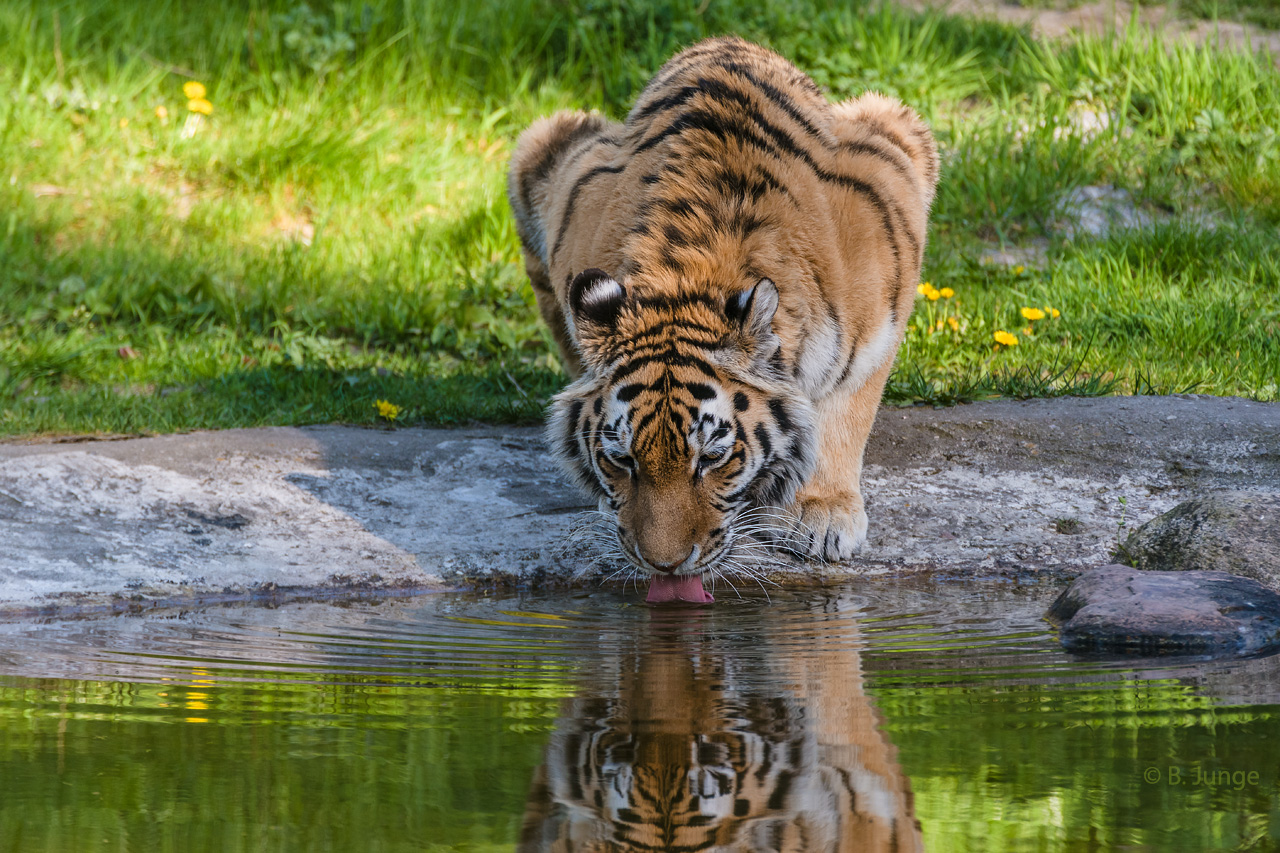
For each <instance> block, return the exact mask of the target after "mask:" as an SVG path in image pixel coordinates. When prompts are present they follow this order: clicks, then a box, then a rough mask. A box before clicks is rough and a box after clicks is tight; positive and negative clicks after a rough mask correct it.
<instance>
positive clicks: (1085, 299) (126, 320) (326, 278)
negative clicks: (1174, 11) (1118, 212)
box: [0, 0, 1280, 435]
mask: <svg viewBox="0 0 1280 853" xmlns="http://www.w3.org/2000/svg"><path fill="white" fill-rule="evenodd" d="M499 22H500V23H499ZM727 31H733V32H738V33H741V34H743V35H744V36H747V37H749V38H753V39H756V40H758V41H762V42H765V43H767V44H770V45H772V46H773V47H775V48H777V49H779V50H780V51H782V52H783V53H784V54H786V55H788V56H790V57H792V58H793V59H794V60H795V61H796V62H797V63H798V64H799V65H800V66H801V67H802V68H805V69H806V70H808V71H809V72H810V73H811V74H812V75H813V76H814V78H815V79H816V80H817V81H818V82H819V83H820V84H822V85H823V86H825V87H826V88H827V89H828V90H829V91H830V93H831V95H832V96H833V97H845V96H848V95H852V94H857V93H859V92H861V91H863V90H864V89H865V88H868V87H872V88H876V89H880V90H882V91H888V92H890V93H893V94H896V95H898V96H900V97H902V98H904V99H905V100H907V101H908V102H910V103H912V104H913V105H915V106H916V107H917V108H919V109H920V110H921V111H922V112H923V113H924V114H925V115H926V116H927V118H928V119H929V120H930V122H931V123H932V124H933V126H934V128H935V131H936V133H937V135H938V138H939V141H940V144H941V148H942V152H943V157H944V163H945V170H944V177H943V183H942V185H941V187H940V190H939V195H938V202H937V204H936V206H935V215H934V220H933V221H934V224H933V231H932V236H931V242H930V246H929V251H928V256H927V258H926V272H925V278H926V279H928V280H930V281H931V282H932V283H933V284H934V285H935V286H936V287H939V288H941V287H944V286H946V287H950V288H952V289H953V290H954V291H955V295H954V296H952V297H951V298H950V299H939V300H938V301H936V302H930V301H929V300H928V299H926V298H925V297H921V299H920V302H919V306H920V308H919V313H918V315H917V317H916V319H915V320H914V321H913V326H912V330H911V332H910V334H909V336H908V341H907V345H906V347H905V349H904V352H903V355H902V357H901V359H900V362H899V369H898V371H897V373H896V374H895V376H894V378H893V380H892V381H891V383H890V387H889V391H888V399H889V401H890V402H893V403H899V404H905V403H913V402H928V403H935V404H946V403H954V402H960V401H965V400H971V399H981V398H985V397H990V396H997V395H1004V396H1015V397H1021V396H1044V395H1056V394H1063V393H1076V394H1100V393H1135V392H1136V393H1150V392H1157V391H1158V392H1168V391H1183V390H1190V389H1194V390H1195V391H1198V392H1202V393H1211V394H1241V395H1245V396H1250V397H1254V398H1257V399H1267V400H1270V399H1276V398H1277V389H1276V377H1277V376H1280V312H1278V310H1277V308H1276V307H1275V306H1276V304H1277V303H1276V300H1275V298H1274V295H1275V293H1276V292H1277V287H1278V286H1280V261H1277V257H1280V252H1278V251H1277V248H1280V247H1278V246H1277V242H1278V241H1277V238H1276V234H1277V232H1276V226H1277V224H1278V223H1280V192H1278V191H1277V188H1278V187H1280V137H1278V136H1277V130H1278V129H1280V73H1277V71H1276V69H1275V67H1274V66H1273V65H1272V64H1271V63H1270V62H1269V61H1268V60H1266V59H1260V58H1257V57H1253V56H1249V55H1245V54H1239V53H1228V52H1222V51H1218V50H1216V49H1213V48H1193V47H1187V46H1176V47H1164V46H1161V45H1156V44H1151V43H1149V42H1148V41H1146V40H1145V39H1144V38H1143V37H1142V36H1141V35H1140V34H1138V33H1136V32H1134V33H1128V34H1122V35H1121V36H1118V37H1116V38H1112V39H1085V40H1081V41H1078V42H1076V43H1073V44H1065V45H1064V44H1052V45H1051V44H1042V43H1039V42H1036V41H1034V40H1032V39H1031V38H1030V37H1029V36H1028V35H1027V34H1026V33H1025V32H1024V31H1020V30H1018V29H1014V28H1010V27H1005V26H1002V25H998V24H993V23H986V22H977V21H971V20H965V19H961V18H955V17H948V16H944V15H940V14H937V13H928V14H912V13H908V12H904V11H901V10H898V9H896V8H890V7H870V6H860V5H858V4H847V5H845V4H839V5H838V4H835V3H825V2H817V0H771V2H766V3H759V2H754V3H748V2H745V0H725V2H717V3H713V4H703V3H701V2H699V0H688V2H684V0H668V2H660V3H653V4H650V3H639V2H629V1H628V2H623V0H518V1H517V2H497V0H476V2H472V3H467V4H459V3H453V2H447V3H446V2H426V3H417V4H395V3H391V2H389V0H385V2H373V3H369V4H322V3H315V4H313V6H311V7H305V6H302V5H300V4H296V3H293V2H279V3H268V2H248V3H239V4H204V5H195V6H193V5H191V4H185V3H177V2H169V3H163V2H162V3H156V4H123V3H121V4H116V3H107V2H102V0H68V2H61V3H57V4H43V3H36V2H34V0H32V2H28V3H9V4H4V5H2V6H0V164H4V165H3V167H2V171H0V434H7V435H22V434H29V433H34V432H57V433H78V432H153V431H171V430H183V429H192V428H203V427H220V426H246V425H257V424H299V423H310V422H326V421H347V422H372V421H375V420H377V419H378V415H377V411H376V407H375V405H374V403H375V401H377V400H379V399H386V400H390V401H392V402H394V403H396V404H398V405H400V406H401V407H402V408H403V411H402V414H401V417H400V421H401V422H414V423H457V422H467V421H469V420H485V421H504V422H505V421H515V422H524V421H533V420H536V419H537V418H538V417H539V413H540V411H541V409H542V407H543V406H544V405H545V403H546V401H547V399H548V397H549V396H550V394H551V393H553V392H554V390H555V389H556V388H557V387H558V386H559V385H560V384H561V383H562V382H563V376H562V375H561V374H560V372H559V368H558V362H557V361H556V358H555V355H554V347H553V345H552V344H551V342H550V338H549V336H548V335H547V333H546V332H545V331H544V330H543V329H542V328H541V325H540V322H539V321H538V318H537V314H536V311H535V310H534V307H533V296H532V292H531V290H530V288H529V286H528V283H527V281H526V280H525V278H524V274H523V270H522V268H521V264H520V258H519V251H518V245H517V241H516V237H515V233H514V229H513V226H512V223H511V217H510V213H509V211H508V209H507V206H506V201H505V196H504V189H503V188H504V172H505V167H506V160H507V157H508V155H509V153H510V150H511V147H512V145H513V143H514V140H515V137H516V136H517V135H518V133H519V132H520V130H521V129H522V128H523V127H524V126H526V125H527V124H528V123H529V122H530V121H531V120H533V119H534V118H535V117H537V116H539V115H543V114H545V113H547V112H550V111H552V110H555V109H559V108H563V107H579V108H594V109H599V110H602V111H604V112H606V113H607V114H610V115H614V116H620V115H622V114H624V113H625V111H626V109H627V108H628V106H629V104H630V101H631V99H632V98H633V97H634V96H635V94H636V93H637V92H638V90H639V88H640V87H641V86H642V85H643V84H644V82H645V80H646V79H647V78H648V76H649V75H650V74H652V73H653V71H654V70H656V69H657V67H658V66H659V65H660V64H661V63H662V62H663V61H664V60H665V59H666V58H667V57H668V56H669V55H670V54H671V53H673V52H674V51H676V50H678V49H679V48H680V47H682V46H684V45H687V44H689V43H690V42H692V41H694V40H696V39H698V38H701V37H703V36H706V35H711V34H714V33H720V32H727ZM191 77H194V78H195V79H198V80H199V81H201V82H202V83H204V84H205V85H206V86H207V87H208V98H209V100H210V101H211V102H212V104H213V114H212V116H210V117H208V118H203V119H199V120H198V121H197V120H195V119H192V118H191V117H190V115H189V114H188V112H187V99H186V97H185V96H184V95H183V92H182V84H183V83H184V82H185V81H186V80H187V79H189V78H191ZM158 108H163V112H164V113H165V115H164V116H163V117H162V116H161V115H160V114H159V113H158ZM1097 184H1110V185H1114V186H1117V187H1120V188H1122V189H1124V190H1126V191H1128V192H1129V193H1130V194H1131V195H1132V197H1133V198H1134V200H1135V201H1136V202H1137V203H1138V204H1139V205H1140V206H1141V208H1142V209H1143V210H1145V211H1147V212H1148V213H1149V214H1150V215H1152V216H1153V218H1155V219H1156V220H1157V221H1158V222H1162V223H1165V224H1161V225H1159V226H1158V227H1156V228H1153V229H1147V230H1144V231H1140V232H1129V233H1125V234H1113V235H1112V236H1111V237H1109V238H1107V239H1104V240H1091V239H1087V238H1084V237H1077V238H1076V239H1074V240H1072V239H1068V238H1067V237H1066V236H1065V235H1064V234H1063V232H1062V231H1061V229H1060V227H1059V224H1060V223H1059V220H1060V218H1061V217H1060V215H1059V214H1058V213H1057V212H1056V211H1058V209H1059V207H1060V205H1061V200H1062V199H1063V198H1064V197H1065V196H1066V195H1067V194H1068V193H1069V192H1070V191H1071V190H1073V189H1075V188H1078V187H1082V186H1087V185H1097ZM1188 214H1189V215H1188ZM1188 221H1190V222H1195V221H1200V222H1204V221H1208V222H1210V223H1212V227H1205V226H1204V225H1203V224H1202V225H1198V226H1197V225H1194V224H1191V225H1188V224H1185V223H1186V222H1188ZM1179 222H1182V223H1183V224H1179ZM1027 241H1033V242H1035V241H1038V243H1039V244H1040V245H1041V246H1042V247H1043V261H1042V262H1039V263H1037V264H1031V263H1028V264H1026V265H1025V266H1026V267H1027V268H1026V269H1023V270H1021V271H1019V272H1015V271H1014V269H1011V268H1007V267H1004V266H998V265H984V264H981V263H979V262H978V260H977V259H978V258H979V256H980V255H981V253H982V251H983V249H984V248H987V247H989V246H990V245H993V244H1004V245H1013V246H1017V245H1019V244H1022V243H1025V242H1027ZM1026 306H1040V307H1041V308H1043V307H1045V306H1049V307H1051V308H1056V309H1058V311H1059V312H1060V316H1058V317H1057V318H1052V317H1049V318H1046V319H1045V320H1040V321H1035V322H1034V323H1028V321H1025V320H1023V319H1022V318H1021V317H1020V316H1019V310H1020V309H1021V308H1022V307H1026ZM948 317H954V318H955V321H956V325H957V327H958V328H957V329H956V330H954V331H953V330H952V329H951V327H950V325H948V322H947V318H948ZM938 320H942V322H943V328H942V330H938V329H937V321H938ZM1028 325H1030V326H1032V332H1033V333H1032V334H1031V335H1029V336H1028V335H1024V334H1023V333H1022V331H1021V330H1022V329H1023V328H1024V327H1026V326H1028ZM997 330H1005V331H1009V332H1012V333H1014V334H1015V335H1017V337H1018V338H1019V340H1020V342H1019V344H1018V345H1017V346H1016V347H1012V348H1005V347H1001V348H999V349H993V348H994V339H993V334H994V332H995V331H997Z"/></svg>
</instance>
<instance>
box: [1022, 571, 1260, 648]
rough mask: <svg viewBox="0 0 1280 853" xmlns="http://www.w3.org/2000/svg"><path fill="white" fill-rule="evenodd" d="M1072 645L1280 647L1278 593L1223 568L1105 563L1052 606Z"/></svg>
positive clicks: (1052, 614) (1052, 615) (1053, 616)
mask: <svg viewBox="0 0 1280 853" xmlns="http://www.w3.org/2000/svg"><path fill="white" fill-rule="evenodd" d="M1047 616H1048V618H1049V619H1050V620H1052V621H1054V622H1057V623H1058V624H1059V625H1060V626H1061V632H1060V637H1061V640H1062V645H1063V646H1064V647H1065V648H1066V649H1068V650H1069V651H1080V652H1109V653H1116V654H1137V655H1142V654H1201V655H1224V654H1225V655H1240V654H1260V653H1266V652H1271V651H1275V650H1277V649H1280V595H1277V594H1276V593H1275V592H1273V591H1271V590H1269V589H1267V588H1266V587H1264V586H1262V585H1261V584H1259V583H1258V582H1257V581H1255V580H1253V579H1251V578H1242V577H1239V576H1237V575H1231V574H1227V573H1226V572H1210V571H1190V572H1144V571H1140V570H1138V569H1133V568H1130V567H1128V566H1115V565H1113V566H1104V567H1102V568H1098V569H1093V570H1091V571H1088V572H1086V573H1084V574H1083V575H1081V576H1080V577H1078V578H1076V579H1075V581H1073V582H1072V584H1071V585H1070V586H1069V587H1067V589H1066V590H1064V591H1063V593H1062V595H1060V596H1059V597H1058V600H1057V601H1055V602H1054V603H1053V605H1052V606H1051V607H1050V608H1049V612H1048V614H1047Z"/></svg>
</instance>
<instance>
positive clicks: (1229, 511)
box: [1123, 491, 1280, 590]
mask: <svg viewBox="0 0 1280 853" xmlns="http://www.w3.org/2000/svg"><path fill="white" fill-rule="evenodd" d="M1123 551H1124V554H1125V556H1126V557H1128V558H1129V559H1131V560H1132V561H1133V562H1134V564H1135V565H1136V566H1137V567H1138V568H1141V569H1148V570H1157V571H1193V570H1196V569H1206V570H1215V571H1224V572H1231V573H1232V574H1236V575H1243V576H1244V577H1248V578H1253V579H1254V580H1256V581H1259V582H1261V583H1263V584H1265V585H1266V586H1268V587H1270V588H1271V589H1273V590H1280V493H1267V492H1252V491H1228V492H1220V493H1217V494H1211V495H1206V496H1204V497H1198V498H1192V499H1191V500H1188V501H1184V502H1182V503H1180V504H1178V505H1177V506H1175V507H1174V508H1173V509H1171V510H1169V511H1168V512H1166V513H1164V514H1163V515H1161V516H1159V517H1157V518H1154V519H1152V520H1151V521H1148V522H1147V523H1146V524H1144V525H1142V526H1141V527H1139V528H1138V529H1137V530H1135V531H1133V533H1131V534H1130V535H1129V538H1128V539H1127V540H1126V541H1125V543H1124V548H1123Z"/></svg>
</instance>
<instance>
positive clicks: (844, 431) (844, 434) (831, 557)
mask: <svg viewBox="0 0 1280 853" xmlns="http://www.w3.org/2000/svg"><path fill="white" fill-rule="evenodd" d="M892 369H893V359H892V358H889V359H888V360H887V361H886V362H885V364H884V366H882V367H881V368H880V369H879V370H877V371H876V372H875V373H874V374H872V375H871V377H870V378H869V379H868V380H867V381H866V383H865V384H864V385H863V386H862V387H861V388H860V389H858V390H857V391H856V392H854V393H853V394H849V395H841V394H838V393H837V394H833V395H831V396H830V397H828V398H826V399H825V400H823V401H821V402H820V403H819V404H818V405H817V406H816V407H815V413H816V414H817V424H818V465H817V468H816V469H815V471H814V473H813V476H812V477H810V478H809V481H808V482H807V483H805V485H804V487H803V488H802V489H801V490H800V492H799V493H798V494H797V495H796V500H795V503H794V504H793V505H792V506H791V508H790V510H791V514H792V516H793V517H794V518H795V527H794V529H793V531H792V534H791V537H790V538H791V542H790V545H791V549H792V550H794V551H796V552H798V553H800V554H801V555H803V556H806V557H809V558H810V559H815V560H825V561H829V562H830V561H835V560H847V559H849V558H850V557H852V556H853V554H854V552H855V551H857V550H858V549H859V548H861V547H862V544H863V543H864V542H866V540H867V512H866V509H865V508H864V507H863V503H862V488H861V480H862V453H863V450H864V449H865V448H866V445H867V437H868V436H869V435H870V434H871V425H872V424H873V423H875V419H876V410H877V409H878V408H879V406H880V397H881V395H882V394H883V393H884V384H885V382H886V381H887V380H888V378H889V373H890V372H891V371H892Z"/></svg>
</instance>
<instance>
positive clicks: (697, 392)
mask: <svg viewBox="0 0 1280 853" xmlns="http://www.w3.org/2000/svg"><path fill="white" fill-rule="evenodd" d="M684 388H685V390H687V391H688V392H689V393H690V394H692V395H693V398H694V399H695V400H714V399H715V398H716V389H714V388H712V387H711V386H710V385H707V384H706V383H704V382H685V383H684Z"/></svg>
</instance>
